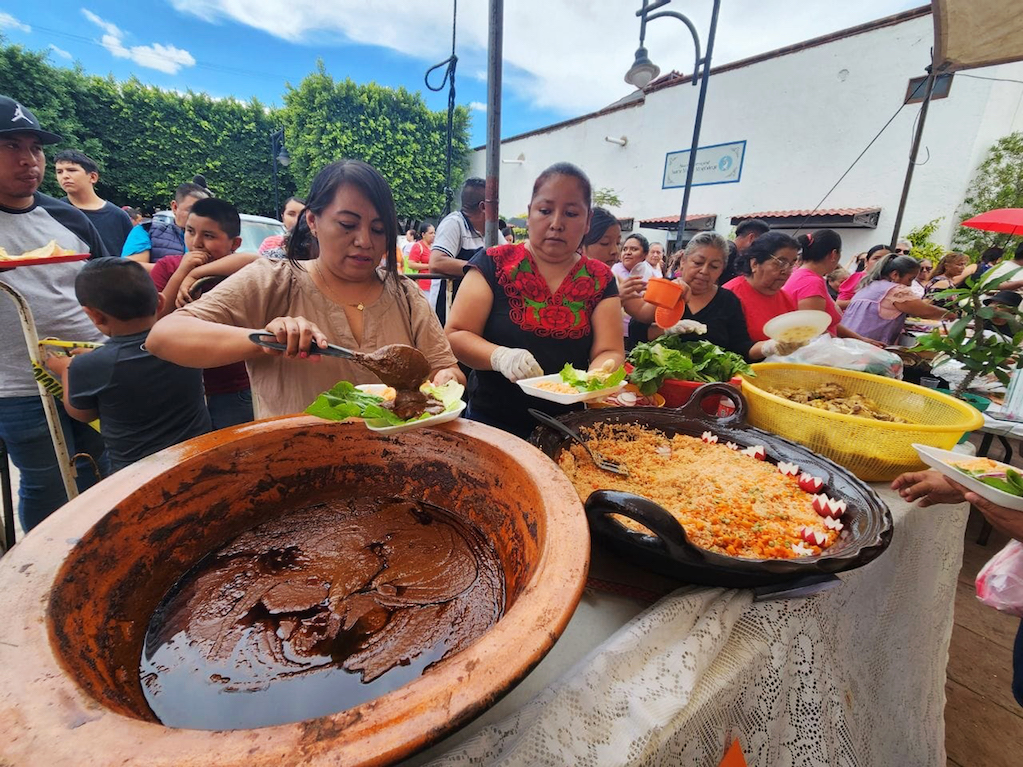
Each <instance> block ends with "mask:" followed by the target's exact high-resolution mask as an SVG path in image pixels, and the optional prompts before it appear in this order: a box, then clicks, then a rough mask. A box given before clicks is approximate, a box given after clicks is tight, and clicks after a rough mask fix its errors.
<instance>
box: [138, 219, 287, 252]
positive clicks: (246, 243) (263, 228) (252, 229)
mask: <svg viewBox="0 0 1023 767" xmlns="http://www.w3.org/2000/svg"><path fill="white" fill-rule="evenodd" d="M241 219H242V244H241V246H240V247H239V248H238V250H239V251H240V252H242V253H256V252H257V251H258V250H259V246H260V245H261V244H262V242H263V240H265V239H266V238H267V237H270V236H272V235H275V234H284V231H285V230H284V224H283V223H281V222H280V221H278V220H277V219H276V218H268V217H267V216H251V215H249V214H248V213H242V214H241ZM173 220H174V214H173V213H171V212H170V211H169V210H161V211H159V212H158V213H157V214H156V215H154V216H153V221H162V222H165V223H170V222H172V221H173Z"/></svg>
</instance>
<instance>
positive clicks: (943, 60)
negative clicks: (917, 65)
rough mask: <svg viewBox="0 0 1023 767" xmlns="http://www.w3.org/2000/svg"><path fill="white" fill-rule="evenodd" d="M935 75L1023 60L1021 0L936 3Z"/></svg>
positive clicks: (943, 0) (953, 0) (941, 1)
mask: <svg viewBox="0 0 1023 767" xmlns="http://www.w3.org/2000/svg"><path fill="white" fill-rule="evenodd" d="M931 6H932V12H933V16H934V64H935V72H954V71H956V70H959V69H972V68H974V67H987V66H991V65H993V64H1005V63H1008V62H1010V61H1020V60H1021V59H1023V13H1021V10H1020V3H1019V0H933V2H932V3H931Z"/></svg>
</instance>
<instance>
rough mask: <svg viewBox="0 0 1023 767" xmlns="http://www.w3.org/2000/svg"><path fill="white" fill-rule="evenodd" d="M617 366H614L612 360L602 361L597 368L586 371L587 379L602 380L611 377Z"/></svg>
mask: <svg viewBox="0 0 1023 767" xmlns="http://www.w3.org/2000/svg"><path fill="white" fill-rule="evenodd" d="M617 369H618V366H617V365H615V361H614V360H604V363H603V364H602V365H601V366H600V367H598V368H590V369H589V370H587V371H586V377H587V378H604V377H606V376H609V375H611V374H612V373H613V372H615V370H617Z"/></svg>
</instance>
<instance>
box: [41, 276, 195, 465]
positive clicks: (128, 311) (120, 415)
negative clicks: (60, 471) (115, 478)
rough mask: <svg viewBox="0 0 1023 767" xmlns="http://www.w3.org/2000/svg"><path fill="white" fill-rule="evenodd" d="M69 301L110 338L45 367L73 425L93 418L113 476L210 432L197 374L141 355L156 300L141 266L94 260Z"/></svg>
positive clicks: (158, 302)
mask: <svg viewBox="0 0 1023 767" xmlns="http://www.w3.org/2000/svg"><path fill="white" fill-rule="evenodd" d="M75 294H76V295H77V297H78V302H79V303H80V304H81V305H82V307H83V309H84V310H85V313H86V314H87V315H88V317H89V319H90V320H92V322H93V324H95V325H96V327H97V328H98V329H99V330H100V331H101V332H103V333H104V334H106V335H108V336H110V340H109V341H107V342H106V343H105V344H104V345H103V346H101V347H99V348H98V349H94V350H92V351H89V352H88V353H82V354H78V355H76V356H74V357H50V358H49V359H48V360H47V362H46V364H47V367H49V368H50V370H52V371H53V372H54V373H55V374H57V375H58V376H59V377H61V379H62V381H63V384H64V407H65V409H66V410H67V412H68V415H70V416H71V417H72V418H75V419H77V420H79V421H85V422H90V421H93V420H95V419H96V418H99V419H100V428H101V434H102V435H103V440H104V442H105V443H106V446H107V452H108V454H109V456H110V464H111V468H112V469H113V470H114V471H117V470H119V469H122V468H124V467H125V466H128V465H129V464H132V463H134V462H135V461H138V460H139V459H141V458H145V457H146V456H148V455H152V454H153V453H156V452H158V451H160V450H163V449H164V448H165V447H170V446H171V445H176V444H177V443H178V442H183V441H184V440H186V439H191V438H192V437H196V436H198V435H200V434H205V433H206V432H208V431H209V430H210V417H209V412H208V411H207V409H206V403H205V400H204V397H203V385H202V370H200V369H198V368H184V367H181V366H179V365H175V364H173V363H171V362H165V361H164V360H161V359H158V358H157V357H154V356H153V355H151V354H150V353H149V352H148V351H146V347H145V343H146V337H147V336H148V335H149V330H150V329H151V328H152V327H153V325H154V324H155V323H156V316H157V312H158V311H159V310H160V308H161V306H160V305H161V303H162V297H161V296H160V295H159V294H158V293H157V292H156V287H155V286H154V285H153V282H152V280H150V279H149V275H148V274H147V273H146V270H145V269H144V268H142V266H141V264H139V263H137V262H135V261H132V260H131V259H122V258H100V259H96V260H94V261H90V262H89V263H87V264H86V265H85V266H84V267H83V268H82V270H81V272H79V273H78V277H77V278H76V279H75Z"/></svg>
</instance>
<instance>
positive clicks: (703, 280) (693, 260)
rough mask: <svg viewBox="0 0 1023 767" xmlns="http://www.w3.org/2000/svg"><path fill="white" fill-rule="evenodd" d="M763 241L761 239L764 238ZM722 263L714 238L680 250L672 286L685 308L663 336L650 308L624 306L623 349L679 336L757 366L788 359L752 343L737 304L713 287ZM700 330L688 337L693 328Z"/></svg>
mask: <svg viewBox="0 0 1023 767" xmlns="http://www.w3.org/2000/svg"><path fill="white" fill-rule="evenodd" d="M765 236H766V235H765ZM727 262H728V242H727V240H725V238H724V237H722V236H721V235H720V234H718V233H716V232H700V233H699V234H697V235H696V236H694V237H693V239H691V240H690V241H689V243H688V244H687V245H686V249H685V251H683V253H682V258H681V259H680V260H679V262H678V266H677V270H676V272H675V281H676V282H678V283H680V284H681V285H682V286H683V291H684V293H683V295H684V296H685V302H686V308H685V313H684V314H683V315H682V319H681V320H680V321H679V322H678V324H676V325H675V326H674V327H671V328H668V329H667V330H663V329H661V328H659V327H658V326H657V325H655V324H653V322H654V314H655V312H656V307H655V306H654V305H653V304H648V303H647V302H646V301H644V300H643V299H642V298H637V299H628V300H624V301H623V302H622V303H623V305H624V306H625V310H626V311H627V312H628V313H629V314H631V315H632V321H631V322H630V323H629V337H628V340H627V342H626V347H627V348H629V349H632V348H633V347H634V346H635V345H636V344H637V343H639V342H641V341H652V340H654V339H655V338H658V337H660V336H661V335H662V334H663V335H679V336H682V338H683V340H685V341H701V340H702V341H710V343H712V344H714V345H715V346H720V347H721V348H722V349H726V350H728V351H730V352H735V353H736V354H740V355H742V356H743V357H746V358H747V359H752V360H762V359H764V358H765V357H769V356H771V355H772V354H788V353H791V351H793V350H794V349H795V348H798V347H792V346H791V345H788V344H779V343H778V342H777V341H772V340H769V339H767V338H760V339H756V341H754V340H753V339H751V338H750V336H749V334H748V332H747V325H746V316H745V314H744V312H743V308H742V303H741V302H740V301H739V299H738V298H737V297H736V296H735V294H734V293H732V292H731V291H730V290H727V289H725V288H724V287H719V286H718V277H720V276H721V273H722V272H723V271H724V270H725V264H726V263H727ZM697 323H698V324H702V325H704V326H706V328H707V330H706V332H705V333H701V332H694V328H693V326H694V324H697Z"/></svg>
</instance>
